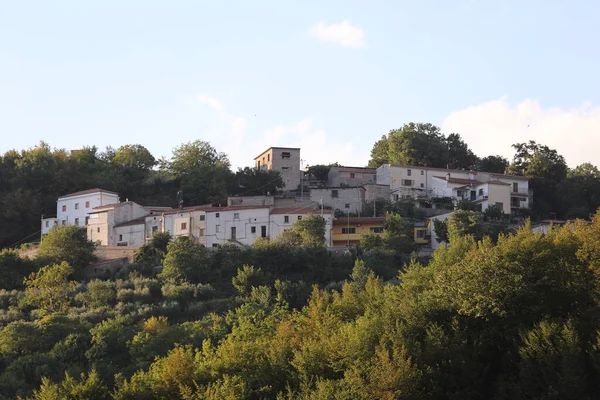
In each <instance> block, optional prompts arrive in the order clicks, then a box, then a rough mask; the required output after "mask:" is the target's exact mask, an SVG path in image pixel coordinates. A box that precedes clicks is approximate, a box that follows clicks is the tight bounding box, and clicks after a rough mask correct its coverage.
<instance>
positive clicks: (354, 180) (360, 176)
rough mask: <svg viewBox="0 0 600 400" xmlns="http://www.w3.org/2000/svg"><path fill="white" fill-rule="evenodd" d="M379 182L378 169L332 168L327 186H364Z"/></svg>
mask: <svg viewBox="0 0 600 400" xmlns="http://www.w3.org/2000/svg"><path fill="white" fill-rule="evenodd" d="M376 182H377V169H375V168H362V167H331V168H330V169H329V173H328V175H327V186H329V187H339V186H362V185H366V184H369V183H376Z"/></svg>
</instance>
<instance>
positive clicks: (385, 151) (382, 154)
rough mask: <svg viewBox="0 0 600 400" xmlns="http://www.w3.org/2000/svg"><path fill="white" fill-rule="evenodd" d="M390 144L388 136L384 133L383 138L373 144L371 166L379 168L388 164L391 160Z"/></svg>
mask: <svg viewBox="0 0 600 400" xmlns="http://www.w3.org/2000/svg"><path fill="white" fill-rule="evenodd" d="M389 160H390V159H389V144H388V137H387V136H386V135H383V136H382V137H381V139H379V140H378V141H377V142H375V144H374V145H373V149H372V150H371V159H370V160H369V165H368V167H369V168H379V167H380V166H382V165H383V164H388V163H389V162H390V161H389Z"/></svg>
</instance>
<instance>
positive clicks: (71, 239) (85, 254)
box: [38, 225, 95, 271]
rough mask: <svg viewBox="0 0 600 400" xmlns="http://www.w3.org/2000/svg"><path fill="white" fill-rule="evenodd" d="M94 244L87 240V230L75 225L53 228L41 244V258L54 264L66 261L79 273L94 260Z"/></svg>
mask: <svg viewBox="0 0 600 400" xmlns="http://www.w3.org/2000/svg"><path fill="white" fill-rule="evenodd" d="M94 248H95V245H94V243H93V242H91V241H89V240H87V234H86V231H85V229H81V228H80V227H78V226H75V225H67V226H58V227H55V228H53V229H52V230H51V231H50V232H49V233H48V234H47V235H46V236H45V237H44V238H43V240H42V243H40V248H39V252H38V256H39V257H43V258H46V259H48V260H50V261H51V262H53V263H60V262H62V261H66V262H67V263H68V264H69V265H70V266H71V267H73V269H74V271H79V270H81V269H82V268H83V267H85V266H86V265H88V264H89V263H91V262H92V261H93V260H94V258H95V257H94Z"/></svg>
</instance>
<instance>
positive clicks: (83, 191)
mask: <svg viewBox="0 0 600 400" xmlns="http://www.w3.org/2000/svg"><path fill="white" fill-rule="evenodd" d="M100 192H101V193H106V194H114V195H115V196H118V195H119V194H118V193H115V192H111V191H108V190H104V189H99V188H95V189H88V190H82V191H81V192H75V193H69V194H65V195H64V196H60V197H59V199H64V198H66V197H73V196H82V195H84V194H92V193H100Z"/></svg>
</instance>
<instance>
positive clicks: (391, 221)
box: [383, 213, 414, 238]
mask: <svg viewBox="0 0 600 400" xmlns="http://www.w3.org/2000/svg"><path fill="white" fill-rule="evenodd" d="M413 229H414V223H413V222H412V221H410V220H408V219H407V218H403V217H402V216H401V215H400V214H396V213H387V214H386V216H385V221H384V223H383V230H384V233H385V236H386V237H392V236H404V237H408V238H412V237H413Z"/></svg>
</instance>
